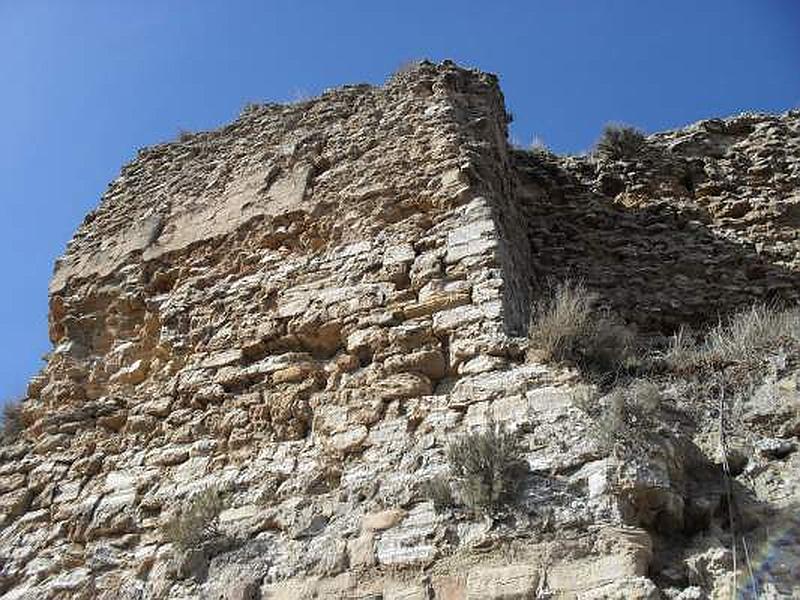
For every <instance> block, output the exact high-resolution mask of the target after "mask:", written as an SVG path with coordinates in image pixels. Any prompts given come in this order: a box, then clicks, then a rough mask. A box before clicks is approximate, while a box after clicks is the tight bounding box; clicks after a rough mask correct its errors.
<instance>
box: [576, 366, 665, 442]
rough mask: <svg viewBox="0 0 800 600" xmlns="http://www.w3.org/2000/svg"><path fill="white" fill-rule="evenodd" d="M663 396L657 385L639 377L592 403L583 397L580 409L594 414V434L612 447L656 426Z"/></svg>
mask: <svg viewBox="0 0 800 600" xmlns="http://www.w3.org/2000/svg"><path fill="white" fill-rule="evenodd" d="M663 398H664V396H663V394H662V392H661V388H660V387H659V386H658V384H656V383H655V382H654V381H651V380H650V379H646V378H642V379H635V380H633V381H632V382H631V383H628V384H626V385H620V386H617V387H615V388H614V389H613V390H611V392H609V393H608V394H606V395H605V396H604V397H602V398H595V399H594V401H593V402H592V403H591V404H590V403H589V402H588V401H585V400H584V404H583V406H581V408H582V409H583V410H584V411H585V412H587V413H589V414H592V415H593V416H595V424H596V427H597V429H596V433H597V437H598V438H599V440H600V442H601V443H602V444H603V445H605V446H608V447H611V446H613V445H614V444H615V443H616V442H618V441H620V440H622V439H627V438H631V437H635V436H636V435H638V434H640V433H641V434H646V433H648V432H650V431H652V430H653V429H655V426H656V424H657V422H658V416H659V411H660V408H661V403H662V401H663Z"/></svg>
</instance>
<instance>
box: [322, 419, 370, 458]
mask: <svg viewBox="0 0 800 600" xmlns="http://www.w3.org/2000/svg"><path fill="white" fill-rule="evenodd" d="M368 435H369V430H368V429H367V428H366V427H365V426H364V425H360V426H358V427H353V428H352V429H348V430H347V431H342V432H340V433H336V434H334V435H332V436H331V438H330V445H331V446H332V447H333V448H335V449H336V450H337V451H339V452H341V453H344V454H347V453H350V452H356V451H358V450H360V449H361V448H363V446H364V442H365V441H366V440H367V436H368Z"/></svg>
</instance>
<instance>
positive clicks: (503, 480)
mask: <svg viewBox="0 0 800 600" xmlns="http://www.w3.org/2000/svg"><path fill="white" fill-rule="evenodd" d="M521 458H522V449H521V446H520V444H519V440H518V438H517V436H516V435H515V434H513V433H507V432H504V431H501V430H499V429H491V430H488V431H485V432H477V433H469V434H467V435H465V436H463V437H461V438H459V439H457V440H455V441H454V442H452V443H451V444H450V446H449V448H448V449H447V460H448V462H449V464H450V471H451V473H452V474H453V477H454V478H455V481H456V484H457V489H458V492H459V495H460V497H461V500H462V501H463V503H464V505H465V506H467V507H468V508H470V509H472V510H474V511H476V512H487V511H491V510H494V509H497V508H499V507H500V506H502V505H503V504H505V503H506V502H508V501H509V500H510V499H511V498H512V497H513V495H514V492H515V491H516V487H517V485H516V484H517V481H518V477H517V475H518V472H519V469H520V462H521Z"/></svg>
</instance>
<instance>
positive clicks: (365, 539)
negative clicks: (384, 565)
mask: <svg viewBox="0 0 800 600" xmlns="http://www.w3.org/2000/svg"><path fill="white" fill-rule="evenodd" d="M347 553H348V556H349V557H350V566H351V567H353V568H359V567H372V566H374V565H375V562H376V557H375V534H374V533H373V532H371V531H365V532H363V533H362V534H361V535H359V536H358V537H357V538H354V539H351V540H348V541H347Z"/></svg>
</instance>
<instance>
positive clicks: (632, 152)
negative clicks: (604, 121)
mask: <svg viewBox="0 0 800 600" xmlns="http://www.w3.org/2000/svg"><path fill="white" fill-rule="evenodd" d="M645 143H646V138H645V135H644V133H642V132H641V131H639V130H638V129H636V128H634V127H630V126H628V125H619V124H610V125H606V126H605V128H604V129H603V134H602V135H601V136H600V139H599V140H598V141H597V144H596V145H595V148H594V152H595V155H597V156H598V157H599V158H601V159H605V160H629V159H632V158H635V157H636V156H637V155H638V154H639V153H640V152H641V150H642V148H643V147H644V145H645Z"/></svg>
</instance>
